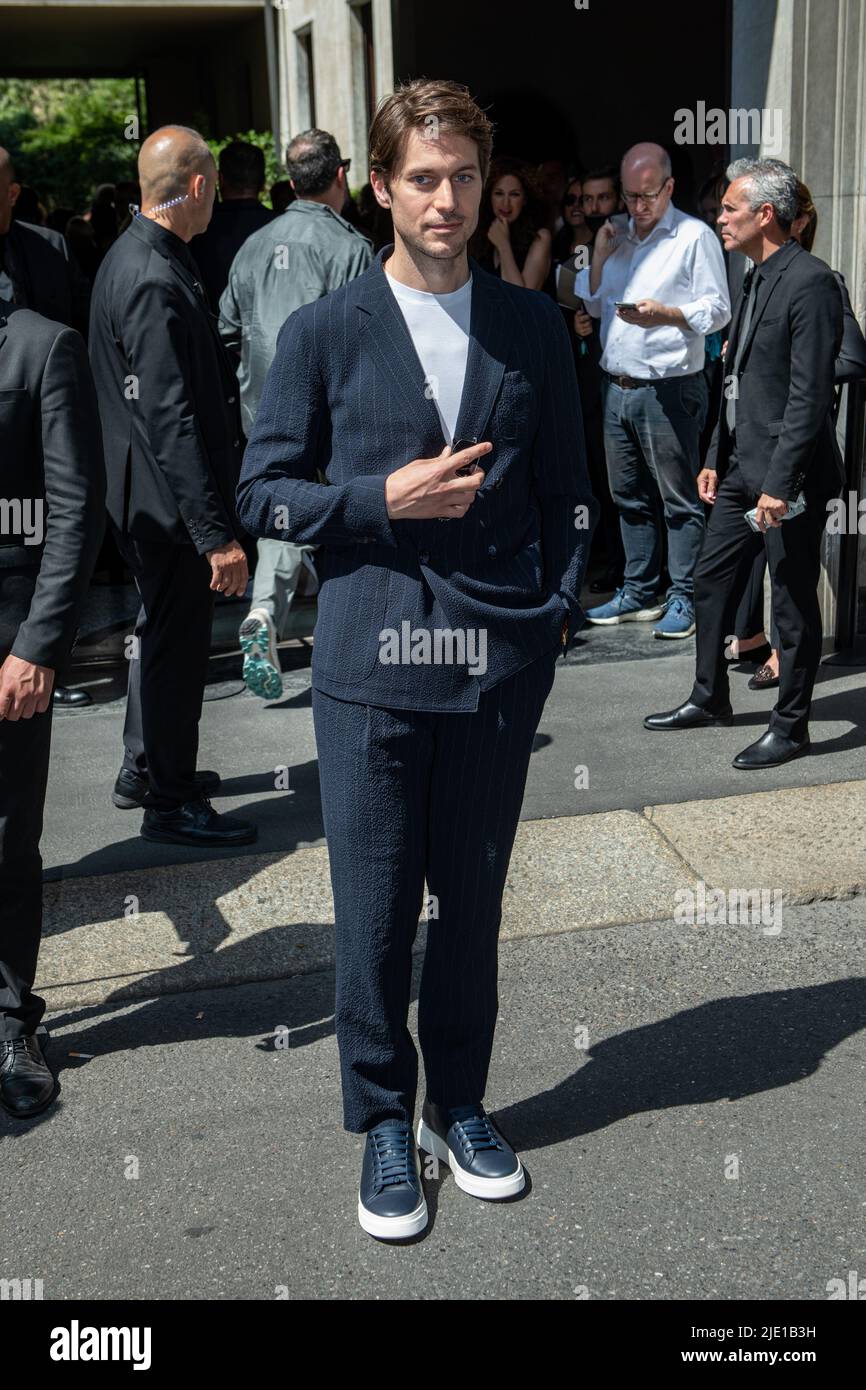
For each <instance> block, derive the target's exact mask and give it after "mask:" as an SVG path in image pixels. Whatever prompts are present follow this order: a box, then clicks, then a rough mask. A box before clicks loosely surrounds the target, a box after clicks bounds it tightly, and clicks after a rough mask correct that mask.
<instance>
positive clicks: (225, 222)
mask: <svg viewBox="0 0 866 1390" xmlns="http://www.w3.org/2000/svg"><path fill="white" fill-rule="evenodd" d="M273 220H274V214H273V213H272V212H271V210H270V208H266V207H262V204H261V203H260V202H259V200H258V198H227V199H226V200H225V202H223V203H217V204H216V205H215V207H214V210H213V216H212V217H211V220H210V222H209V224H208V227H207V230H206V231H204V232H202V233H201V234H200V235H199V236H194V237H193V239H192V241H191V242H190V244H189V249H190V251H191V252H192V254H193V257H194V259H195V263H196V265H197V266H198V268H199V270H200V271H201V278H202V282H203V284H204V287H205V289H206V290H207V296H208V299H209V300H210V307H211V309H213V310H214V312H216V310H217V309H218V308H219V302H220V299H221V297H222V292H223V290H224V289H225V287H226V285H227V284H228V282H229V271H230V270H231V266H232V261H233V260H234V258H235V256H236V255H237V254H238V252H239V251H240V249H241V247H242V246H243V244H244V242H245V241H246V239H247V237H248V236H252V234H253V232H257V231H258V230H259V228H260V227H265V226H267V224H268V222H272V221H273Z"/></svg>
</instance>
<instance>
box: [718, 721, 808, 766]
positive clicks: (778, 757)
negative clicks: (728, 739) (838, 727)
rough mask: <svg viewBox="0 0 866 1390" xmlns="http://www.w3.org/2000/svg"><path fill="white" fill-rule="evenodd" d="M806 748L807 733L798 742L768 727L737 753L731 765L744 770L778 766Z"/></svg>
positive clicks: (803, 751)
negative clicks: (754, 741)
mask: <svg viewBox="0 0 866 1390" xmlns="http://www.w3.org/2000/svg"><path fill="white" fill-rule="evenodd" d="M808 748H809V735H808V734H807V735H806V737H805V738H804V739H803V740H802V741H801V742H798V741H797V739H795V738H786V736H785V735H784V734H778V733H776V730H775V729H768V730H767V732H766V733H765V734H762V736H761V737H760V738H759V739H758V741H757V743H750V744H749V747H748V748H744V749H743V751H742V753H738V754H737V756H736V757H735V758H734V762H733V766H734V767H738V768H740V769H741V770H743V771H745V772H749V771H751V769H752V768H755V767H778V766H779V764H780V763H787V762H790V761H791V759H792V758H796V757H798V755H799V754H800V753H805V752H806V751H807V750H808Z"/></svg>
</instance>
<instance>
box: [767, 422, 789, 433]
mask: <svg viewBox="0 0 866 1390" xmlns="http://www.w3.org/2000/svg"><path fill="white" fill-rule="evenodd" d="M784 423H785V422H784V420H768V421H767V434H772V435H777V434H781V432H782V426H783V425H784Z"/></svg>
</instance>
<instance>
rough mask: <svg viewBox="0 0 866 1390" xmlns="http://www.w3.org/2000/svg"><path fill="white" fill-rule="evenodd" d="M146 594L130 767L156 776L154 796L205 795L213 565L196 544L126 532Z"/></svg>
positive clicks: (167, 801)
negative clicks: (199, 772)
mask: <svg viewBox="0 0 866 1390" xmlns="http://www.w3.org/2000/svg"><path fill="white" fill-rule="evenodd" d="M118 545H119V547H120V550H121V553H122V555H123V558H124V559H125V560H126V563H127V565H128V566H129V568H130V569H131V571H132V574H133V577H134V579H135V583H136V587H137V589H138V593H139V597H140V599H141V610H140V612H139V615H138V619H137V621H136V625H135V633H134V636H135V637H136V639H137V644H138V655H137V658H136V654H135V651H133V653H132V655H131V660H130V664H129V681H128V685H127V695H126V723H125V725H124V730H123V743H124V757H123V764H124V767H127V768H130V769H132V770H134V771H136V772H138V773H140V774H141V775H142V776H146V777H148V778H149V779H150V793H149V794H148V798H147V804H148V805H149V806H153V807H155V808H156V809H158V810H169V809H171V808H172V807H174V806H180V805H182V804H183V802H185V801H191V800H193V798H194V797H195V796H196V795H197V792H196V786H195V769H196V760H197V758H198V726H199V720H200V718H201V706H202V700H203V698H204V689H205V684H206V682H207V669H208V659H209V656H210V641H211V619H212V615H213V600H214V594H213V590H212V589H211V588H210V587H209V585H210V580H211V568H210V564H209V563H208V561H207V559H206V558H205V557H204V556H203V555H199V554H198V553H197V552H196V550H195V548H194V547H193V546H192V545H154V544H152V543H150V542H144V541H139V540H134V539H133V538H132V537H130V536H123V537H118Z"/></svg>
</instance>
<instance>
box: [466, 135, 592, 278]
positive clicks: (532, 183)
mask: <svg viewBox="0 0 866 1390" xmlns="http://www.w3.org/2000/svg"><path fill="white" fill-rule="evenodd" d="M509 174H510V175H511V176H512V178H515V179H517V182H518V183H519V184H520V187H521V188H522V189H523V196H524V198H525V200H526V201H525V202H524V204H523V207H522V208H521V210H520V213H519V215H518V216H517V217H515V219H514V221H513V222H512V223H511V229H510V230H511V245H512V247H513V249H514V257H515V260H516V261H517V264H518V265H519V266H522V265H523V262H524V261H525V260H526V256H527V253H528V251H529V248H530V246H531V245H532V243H533V241H534V240H535V238H536V236H537V235H538V232H539V230H540V229H541V228H542V227H548V228H549V226H550V208H549V207H548V205H547V202H546V201H545V199H544V198H543V197H542V194H541V189H540V188H539V185H538V180H537V178H536V175H535V172H534V171H533V170H532V169H531V168H530V166H529V165H528V164H524V162H523V160H521V159H509V158H507V157H506V156H502V157H500V158H499V159H494V161H493V163H492V164H491V166H490V173H489V174H488V176H487V182H486V184H485V185H484V197H483V198H482V200H481V211H480V213H479V214H478V226H477V228H476V230H475V232H474V233H473V235H472V239H471V241H470V243H469V254H470V256H473V257H474V258H475V260H476V261H480V262H481V263H482V265H483V264H484V263H485V262H487V261H490V260H492V256H493V248H492V246H491V244H490V242H489V241H488V240H487V232H488V230H489V228H490V226H491V225H492V222H493V218H494V215H495V214H494V212H493V197H492V194H493V190H494V188H495V187H496V185H497V183H498V182H499V180H500V179H504V178H505V177H506V175H509ZM572 182H573V180H572Z"/></svg>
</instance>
